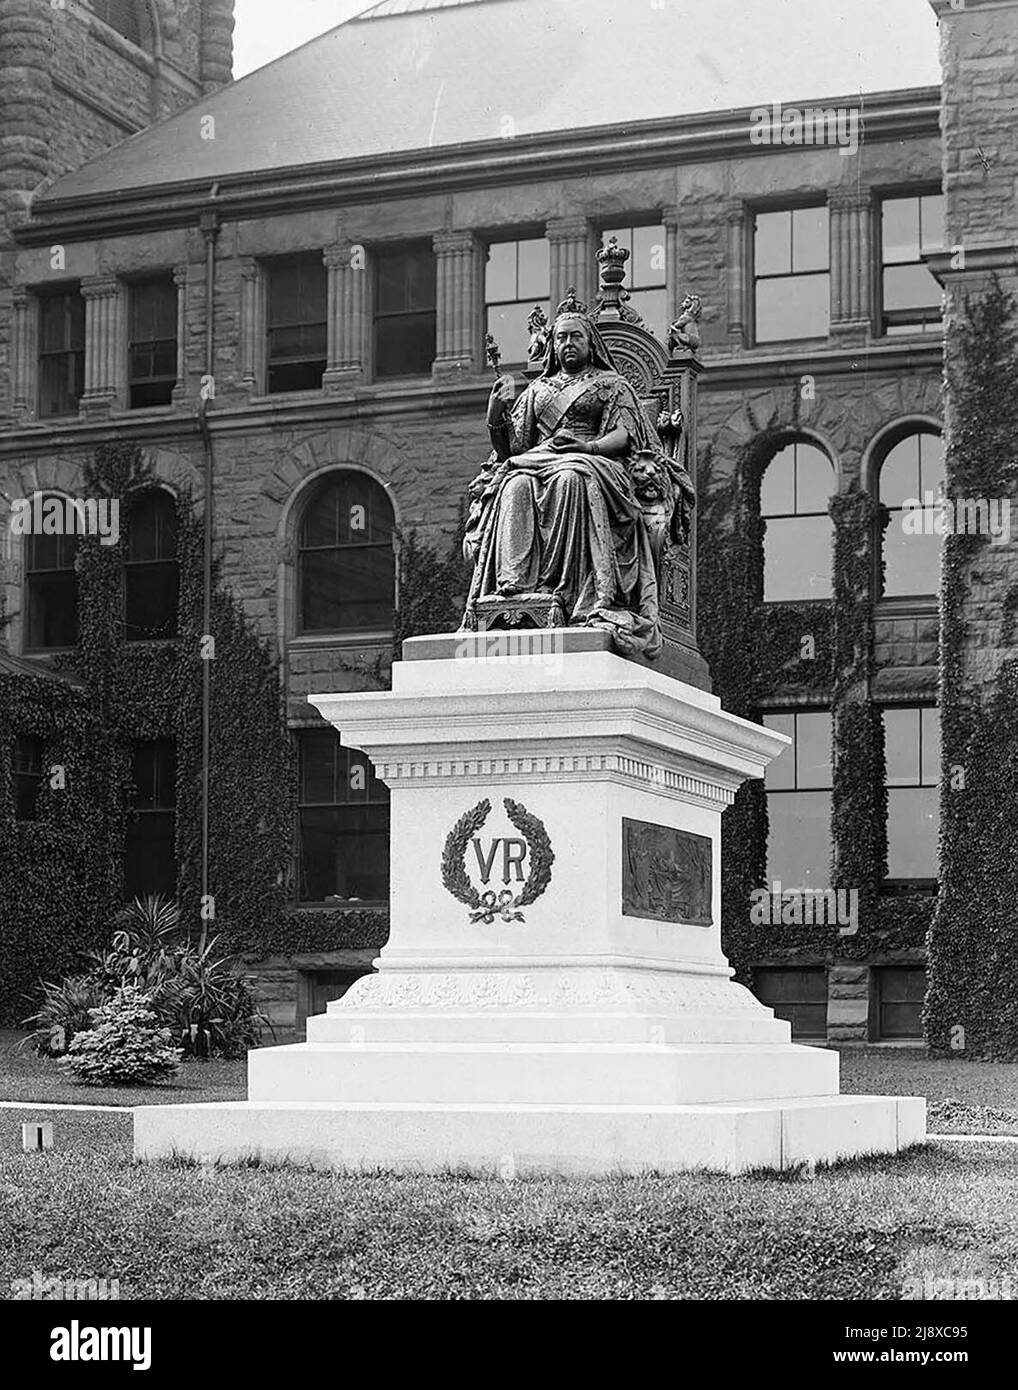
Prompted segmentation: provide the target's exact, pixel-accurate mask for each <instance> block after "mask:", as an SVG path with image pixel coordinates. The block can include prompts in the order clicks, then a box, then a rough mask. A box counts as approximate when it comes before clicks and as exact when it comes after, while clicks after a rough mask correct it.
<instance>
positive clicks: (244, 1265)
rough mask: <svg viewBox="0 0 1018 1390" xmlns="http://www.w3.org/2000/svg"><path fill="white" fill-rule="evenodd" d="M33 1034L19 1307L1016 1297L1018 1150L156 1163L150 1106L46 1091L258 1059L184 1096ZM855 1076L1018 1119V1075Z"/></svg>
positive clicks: (18, 1249)
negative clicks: (418, 1167) (941, 1292)
mask: <svg viewBox="0 0 1018 1390" xmlns="http://www.w3.org/2000/svg"><path fill="white" fill-rule="evenodd" d="M17 1041H18V1035H15V1034H0V1099H19V1100H32V1101H37V1102H39V1104H40V1109H39V1111H37V1112H35V1111H32V1110H6V1111H5V1110H2V1109H0V1299H3V1298H4V1297H6V1296H7V1290H8V1289H9V1288H10V1286H11V1283H12V1281H14V1280H18V1279H22V1278H26V1277H29V1278H30V1277H31V1275H32V1271H33V1270H36V1269H38V1270H40V1271H41V1272H42V1274H43V1275H44V1276H45V1277H46V1278H53V1277H56V1278H62V1279H68V1280H82V1279H117V1280H118V1281H119V1284H120V1294H121V1297H123V1298H156V1299H179V1298H200V1299H221V1298H240V1299H259V1298H261V1299H264V1298H283V1299H287V1298H293V1299H296V1298H308V1299H321V1298H356V1299H359V1298H367V1299H382V1298H396V1299H409V1298H425V1299H427V1298H441V1299H446V1298H450V1297H451V1298H484V1299H506V1298H508V1299H535V1298H536V1299H558V1298H580V1299H641V1300H642V1299H692V1298H697V1299H701V1298H708V1299H715V1298H742V1299H839V1298H844V1299H865V1298H878V1299H896V1298H899V1297H900V1296H901V1293H902V1289H903V1286H905V1285H906V1283H907V1281H917V1280H918V1281H922V1280H924V1279H954V1280H972V1279H983V1280H984V1281H986V1282H987V1283H989V1282H990V1281H999V1280H1002V1279H1010V1280H1011V1283H1012V1287H1014V1288H1015V1289H1016V1290H1018V1145H1015V1146H1013V1147H1012V1146H1010V1145H1007V1146H1001V1147H996V1146H993V1147H986V1146H977V1145H966V1144H961V1145H957V1146H952V1147H950V1148H948V1147H946V1146H941V1147H931V1148H929V1149H926V1150H913V1151H911V1152H910V1153H907V1154H902V1155H899V1156H898V1157H897V1158H879V1159H866V1160H860V1161H858V1162H854V1163H849V1164H843V1165H840V1166H839V1167H837V1168H836V1169H833V1170H829V1171H825V1170H821V1171H819V1172H818V1173H817V1174H816V1177H815V1178H814V1179H813V1180H812V1181H809V1180H806V1179H805V1178H803V1177H799V1176H796V1175H794V1174H790V1175H784V1176H782V1177H776V1176H773V1175H754V1176H751V1177H748V1178H747V1177H743V1178H738V1179H733V1178H726V1177H722V1176H708V1175H694V1174H691V1175H683V1176H680V1177H668V1178H662V1177H653V1176H648V1177H642V1178H624V1179H623V1178H620V1179H600V1180H570V1179H528V1180H519V1181H515V1182H512V1183H503V1182H499V1181H495V1180H473V1179H470V1178H465V1177H462V1176H453V1175H450V1176H447V1177H420V1176H407V1177H393V1176H387V1175H377V1176H370V1177H353V1176H349V1175H345V1174H337V1173H327V1172H315V1171H312V1170H310V1169H304V1168H300V1167H297V1166H272V1165H257V1164H247V1165H235V1166H232V1167H225V1166H223V1167H220V1166H212V1165H195V1164H191V1163H187V1162H172V1161H164V1162H150V1163H143V1164H142V1163H135V1162H134V1160H133V1158H132V1155H131V1117H130V1116H129V1115H126V1114H115V1113H82V1112H79V1113H73V1112H66V1111H65V1112H54V1111H50V1112H49V1113H48V1114H47V1112H46V1110H45V1105H46V1102H47V1101H48V1102H49V1103H51V1104H52V1103H55V1102H57V1101H64V1102H67V1101H70V1102H72V1103H73V1102H75V1101H78V1102H89V1103H99V1104H127V1105H136V1104H159V1103H162V1104H165V1103H167V1102H173V1101H181V1100H191V1099H193V1100H218V1099H234V1098H237V1097H238V1096H242V1095H243V1094H244V1067H243V1064H242V1063H237V1062H218V1063H212V1064H202V1063H191V1064H188V1065H186V1066H185V1068H184V1070H183V1072H182V1074H181V1077H180V1079H179V1081H178V1082H176V1083H175V1084H174V1085H172V1086H167V1087H157V1088H146V1089H138V1090H126V1089H117V1090H106V1089H98V1088H86V1087H79V1086H74V1085H72V1084H70V1083H69V1082H67V1081H65V1080H64V1079H63V1078H62V1077H61V1076H60V1074H59V1072H57V1070H56V1067H55V1066H54V1064H53V1063H52V1062H46V1061H42V1060H40V1059H38V1058H36V1057H34V1056H33V1055H32V1054H31V1053H29V1052H27V1051H20V1052H19V1051H15V1050H13V1049H14V1047H15V1044H16V1043H17ZM842 1085H843V1089H844V1090H845V1091H848V1092H854V1093H861V1092H870V1093H881V1092H883V1093H889V1092H898V1093H904V1094H909V1093H911V1094H921V1095H922V1094H925V1095H927V1096H928V1097H929V1098H930V1100H931V1102H933V1103H934V1104H935V1106H936V1108H935V1110H934V1117H935V1123H934V1128H936V1129H939V1130H942V1131H944V1130H948V1129H950V1128H952V1125H951V1123H950V1121H951V1117H952V1115H953V1116H954V1118H955V1119H956V1120H957V1121H958V1123H957V1124H956V1125H954V1126H953V1127H954V1128H955V1130H956V1132H961V1131H965V1130H972V1129H973V1127H974V1126H973V1121H974V1119H975V1120H978V1119H979V1117H980V1116H982V1117H983V1120H984V1126H983V1128H984V1132H993V1122H992V1114H997V1115H998V1116H1004V1117H1005V1120H1004V1121H1002V1122H1001V1123H1005V1124H1006V1123H1010V1124H1011V1125H1012V1128H1013V1130H1014V1131H1015V1132H1018V1124H1016V1123H1015V1122H1016V1121H1018V1108H1016V1101H1015V1093H1016V1090H1018V1066H1008V1065H983V1064H978V1063H971V1062H956V1061H945V1062H939V1061H930V1060H929V1059H927V1058H925V1057H924V1056H923V1055H922V1054H921V1053H919V1052H915V1051H906V1050H893V1051H892V1050H887V1051H880V1052H867V1051H862V1050H853V1051H845V1052H843V1053H842ZM988 1115H989V1116H991V1118H990V1119H987V1118H986V1117H987V1116H988ZM1008 1117H1010V1118H1009V1119H1008ZM34 1118H49V1119H51V1120H52V1121H53V1123H54V1129H55V1134H56V1148H55V1150H54V1151H53V1152H52V1153H45V1154H27V1155H26V1154H23V1153H22V1152H21V1140H20V1127H21V1124H22V1122H23V1121H25V1120H28V1119H34ZM1001 1132H1004V1131H1001Z"/></svg>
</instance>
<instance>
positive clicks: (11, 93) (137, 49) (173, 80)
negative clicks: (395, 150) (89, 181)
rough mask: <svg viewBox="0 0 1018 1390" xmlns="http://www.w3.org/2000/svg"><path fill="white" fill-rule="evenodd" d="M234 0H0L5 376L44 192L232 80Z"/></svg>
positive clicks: (0, 313)
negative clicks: (26, 254)
mask: <svg viewBox="0 0 1018 1390" xmlns="http://www.w3.org/2000/svg"><path fill="white" fill-rule="evenodd" d="M233 11H234V0H0V373H3V372H4V371H5V370H6V364H7V356H8V335H9V331H10V329H9V324H10V264H9V262H10V256H9V254H8V253H9V251H10V246H11V232H12V228H13V226H14V225H15V224H16V222H17V220H18V219H19V218H21V217H22V216H24V214H25V212H26V210H27V208H28V205H29V202H30V200H31V197H32V194H33V192H34V191H35V190H36V189H37V188H38V187H39V185H40V184H42V183H43V182H44V181H46V180H48V179H52V178H55V177H56V176H57V175H59V174H64V173H66V172H67V171H68V170H70V169H75V168H78V167H79V166H80V165H82V164H85V163H86V162H87V161H88V160H90V159H92V158H93V157H94V156H95V155H98V154H101V153H102V151H104V150H107V149H109V148H110V146H112V145H116V144H119V142H120V141H121V140H125V139H127V138H128V137H129V136H131V135H134V134H136V133H137V132H138V131H139V130H142V129H144V128H145V127H146V126H148V125H151V124H153V122H155V121H159V120H162V119H163V117H165V116H168V115H170V114H171V113H172V112H174V111H176V110H177V109H179V108H180V107H182V106H186V105H187V104H188V103H189V102H192V101H194V100H195V99H196V98H198V97H200V96H201V95H203V94H204V93H206V92H211V91H214V90H215V89H216V88H217V87H221V86H223V85H224V84H225V83H227V82H229V81H230V79H231V76H232V70H233Z"/></svg>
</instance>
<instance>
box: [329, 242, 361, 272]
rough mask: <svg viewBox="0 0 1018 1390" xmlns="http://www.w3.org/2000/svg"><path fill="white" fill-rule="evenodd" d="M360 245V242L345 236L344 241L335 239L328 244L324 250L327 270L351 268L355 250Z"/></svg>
mask: <svg viewBox="0 0 1018 1390" xmlns="http://www.w3.org/2000/svg"><path fill="white" fill-rule="evenodd" d="M358 245H359V243H358V242H356V241H351V240H350V239H349V238H344V239H343V240H342V241H334V242H332V244H331V245H329V246H326V248H325V250H324V251H323V252H322V260H323V261H324V262H325V268H326V270H349V269H351V268H352V265H353V255H354V251H355V249H356V248H357V246H358Z"/></svg>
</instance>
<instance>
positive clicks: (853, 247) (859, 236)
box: [829, 188, 873, 344]
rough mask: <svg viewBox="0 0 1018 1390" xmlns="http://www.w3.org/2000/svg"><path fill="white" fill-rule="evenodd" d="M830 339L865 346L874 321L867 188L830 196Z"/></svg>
mask: <svg viewBox="0 0 1018 1390" xmlns="http://www.w3.org/2000/svg"><path fill="white" fill-rule="evenodd" d="M829 206H830V216H831V336H832V337H833V338H837V339H839V340H840V341H841V342H842V343H845V342H846V341H847V342H851V343H856V342H858V343H860V344H861V343H863V342H865V340H866V338H867V335H868V333H869V331H870V326H871V324H872V318H873V308H872V296H871V293H870V287H871V284H872V268H871V247H872V244H873V237H872V224H873V205H872V199H871V196H870V192H869V190H868V189H861V190H858V189H854V188H853V189H845V190H840V189H839V190H836V191H835V192H833V193H831V195H830V199H829Z"/></svg>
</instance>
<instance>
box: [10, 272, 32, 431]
mask: <svg viewBox="0 0 1018 1390" xmlns="http://www.w3.org/2000/svg"><path fill="white" fill-rule="evenodd" d="M31 308H32V304H31V300H30V298H29V295H28V291H27V290H25V289H24V288H23V287H21V286H19V287H18V288H17V289H15V291H14V297H13V301H12V314H11V375H10V392H11V414H12V415H13V416H14V418H15V420H24V419H26V418H27V417H28V416H30V415H32V414H33V413H34V402H33V400H32V381H33V375H34V374H33V372H32V358H33V356H34V352H33V348H34V342H33V338H34V334H33V331H32V329H33V325H32V313H31Z"/></svg>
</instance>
